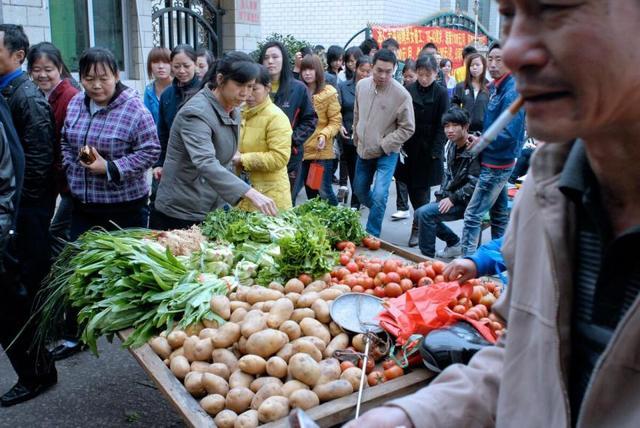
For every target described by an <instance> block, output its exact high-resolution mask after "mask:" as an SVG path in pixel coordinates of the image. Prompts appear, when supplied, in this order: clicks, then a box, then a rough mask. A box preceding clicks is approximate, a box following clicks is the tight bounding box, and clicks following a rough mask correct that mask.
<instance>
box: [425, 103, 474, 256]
mask: <svg viewBox="0 0 640 428" xmlns="http://www.w3.org/2000/svg"><path fill="white" fill-rule="evenodd" d="M442 125H443V126H444V132H445V134H446V136H447V139H448V140H449V141H448V142H447V150H446V157H447V164H446V167H445V171H444V178H443V179H442V186H441V187H440V190H438V191H437V192H436V193H435V196H436V202H432V203H430V204H427V205H424V206H422V207H420V208H419V209H418V210H417V211H416V214H415V217H416V220H417V222H418V228H419V241H418V245H419V247H420V251H421V252H422V254H424V255H425V256H427V257H433V256H435V252H436V237H438V238H439V239H441V240H443V241H445V242H446V243H447V248H445V250H444V252H442V253H439V254H438V255H439V256H440V257H444V258H449V257H455V256H456V255H459V254H460V238H459V237H458V235H456V234H455V233H454V232H453V231H452V230H451V229H449V228H448V227H447V226H446V225H445V224H444V223H443V222H445V221H454V220H460V219H462V218H463V217H464V211H465V209H466V208H467V204H468V203H469V200H470V199H471V195H473V190H474V188H475V186H476V182H477V181H478V175H479V174H480V162H479V161H478V159H477V158H474V157H473V155H472V154H471V153H469V151H468V150H467V149H466V144H467V139H468V137H469V115H468V114H467V112H466V111H464V110H462V109H460V108H457V107H453V108H451V109H450V110H449V111H448V112H446V113H445V114H444V115H443V116H442Z"/></svg>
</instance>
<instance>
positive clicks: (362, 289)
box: [351, 285, 364, 293]
mask: <svg viewBox="0 0 640 428" xmlns="http://www.w3.org/2000/svg"><path fill="white" fill-rule="evenodd" d="M351 291H353V292H354V293H364V288H362V286H361V285H356V286H355V287H351Z"/></svg>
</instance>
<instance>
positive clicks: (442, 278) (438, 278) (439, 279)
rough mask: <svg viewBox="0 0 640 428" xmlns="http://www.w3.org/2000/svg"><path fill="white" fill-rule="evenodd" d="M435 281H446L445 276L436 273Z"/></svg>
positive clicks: (438, 282) (437, 282)
mask: <svg viewBox="0 0 640 428" xmlns="http://www.w3.org/2000/svg"><path fill="white" fill-rule="evenodd" d="M433 282H434V283H436V284H440V283H441V282H444V276H442V275H436V277H435V278H433Z"/></svg>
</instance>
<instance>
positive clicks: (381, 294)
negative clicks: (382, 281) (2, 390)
mask: <svg viewBox="0 0 640 428" xmlns="http://www.w3.org/2000/svg"><path fill="white" fill-rule="evenodd" d="M373 294H374V295H376V296H378V297H380V298H382V297H387V295H386V294H385V292H384V288H382V287H380V286H378V287H376V288H374V289H373Z"/></svg>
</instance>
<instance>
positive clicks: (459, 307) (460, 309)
mask: <svg viewBox="0 0 640 428" xmlns="http://www.w3.org/2000/svg"><path fill="white" fill-rule="evenodd" d="M466 311H467V308H465V307H464V306H463V305H456V306H454V307H453V312H455V313H457V314H464V313H465V312H466Z"/></svg>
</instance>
